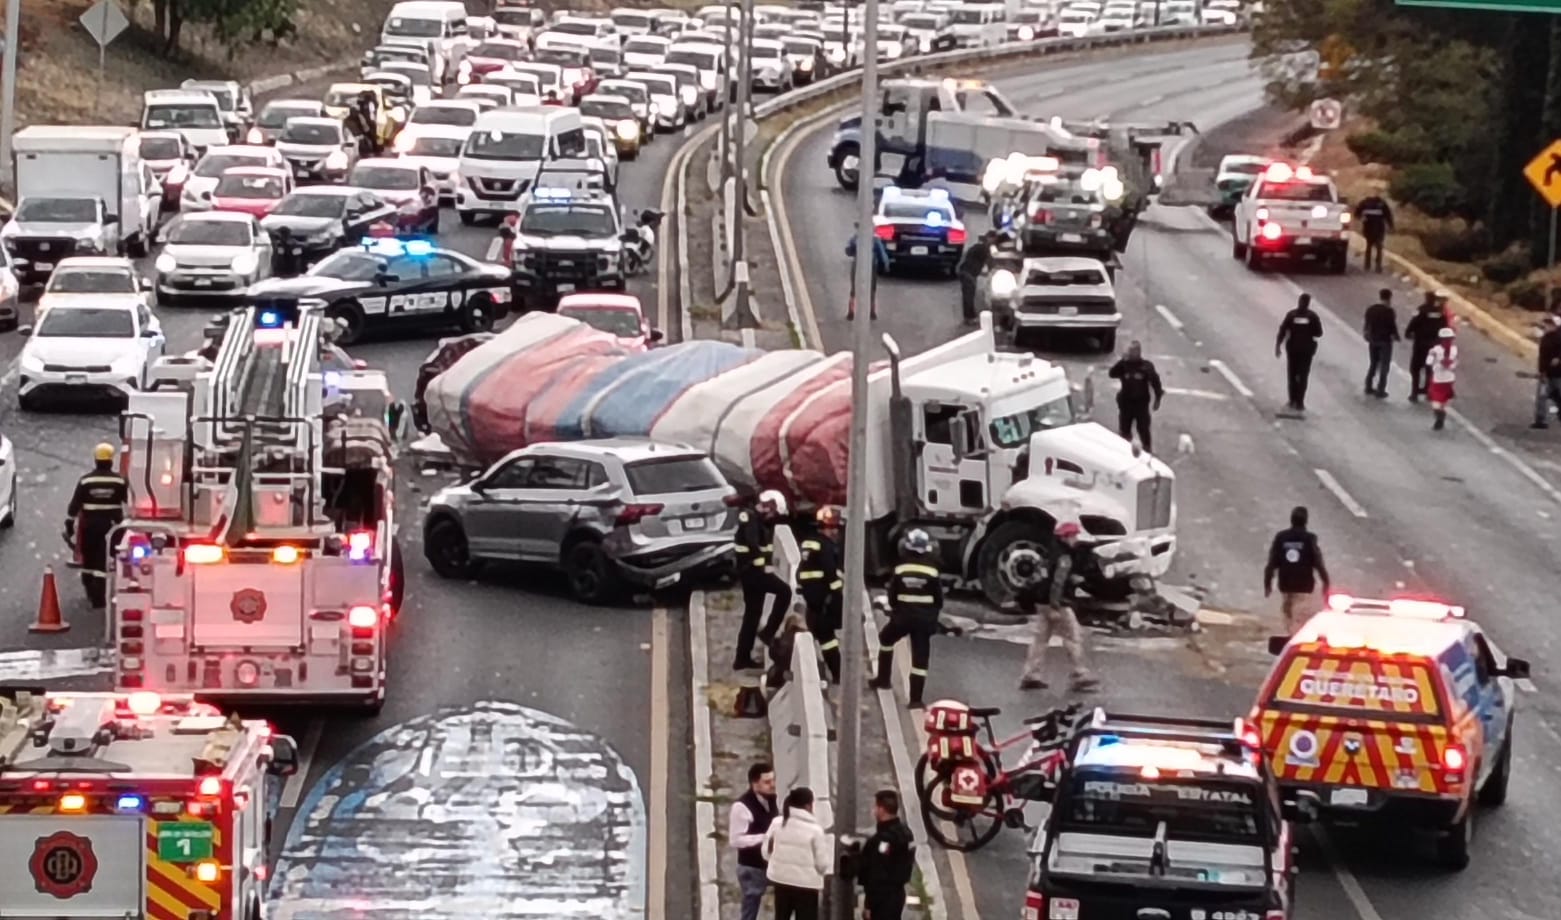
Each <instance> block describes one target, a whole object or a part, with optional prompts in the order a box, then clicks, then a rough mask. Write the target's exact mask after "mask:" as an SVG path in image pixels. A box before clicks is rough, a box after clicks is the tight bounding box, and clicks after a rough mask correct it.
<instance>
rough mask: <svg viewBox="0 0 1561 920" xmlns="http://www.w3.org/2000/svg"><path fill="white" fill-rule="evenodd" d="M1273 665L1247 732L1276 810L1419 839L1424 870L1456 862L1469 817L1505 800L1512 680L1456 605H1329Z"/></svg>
mask: <svg viewBox="0 0 1561 920" xmlns="http://www.w3.org/2000/svg"><path fill="white" fill-rule="evenodd" d="M1269 650H1270V651H1271V652H1273V653H1274V654H1276V655H1277V656H1278V660H1277V661H1276V662H1275V665H1274V669H1273V670H1272V671H1271V672H1270V673H1269V676H1268V679H1267V680H1265V681H1264V682H1263V686H1262V688H1261V689H1260V690H1259V692H1258V698H1257V702H1256V703H1255V704H1254V706H1253V710H1252V717H1251V720H1250V721H1251V722H1252V724H1253V725H1254V728H1253V731H1254V733H1255V735H1254V739H1253V740H1260V741H1261V744H1262V747H1263V750H1264V752H1265V753H1266V755H1267V756H1268V757H1269V759H1270V763H1271V769H1272V770H1273V773H1274V775H1275V776H1276V777H1278V780H1279V785H1280V788H1281V790H1282V791H1283V794H1284V796H1285V797H1286V798H1287V799H1291V800H1298V799H1301V798H1310V799H1312V800H1313V801H1315V802H1318V803H1320V804H1321V806H1322V814H1323V816H1324V817H1325V818H1330V819H1338V820H1342V821H1345V822H1349V823H1368V822H1369V823H1380V824H1382V825H1384V826H1387V827H1392V828H1394V829H1395V830H1400V829H1404V828H1419V829H1422V830H1427V831H1430V832H1431V835H1432V837H1433V839H1434V842H1435V845H1436V851H1435V852H1436V859H1437V862H1439V863H1440V864H1442V865H1443V866H1444V867H1446V868H1449V869H1462V868H1464V867H1465V866H1467V865H1468V863H1469V844H1470V842H1471V841H1472V839H1473V836H1474V823H1475V818H1476V815H1477V812H1478V809H1479V806H1482V805H1483V806H1497V805H1501V804H1502V803H1504V802H1505V801H1506V799H1507V784H1508V781H1509V778H1510V775H1511V771H1512V732H1513V723H1514V718H1515V713H1516V710H1517V703H1518V698H1517V687H1516V682H1517V681H1520V680H1525V679H1527V678H1528V675H1529V663H1528V662H1527V661H1524V660H1523V659H1521V658H1509V657H1507V656H1505V655H1502V654H1501V653H1500V652H1499V651H1498V650H1497V649H1496V646H1495V644H1494V643H1492V642H1491V641H1490V639H1488V638H1487V637H1486V635H1485V632H1484V631H1483V630H1482V629H1480V627H1479V625H1478V624H1476V623H1474V622H1473V621H1472V620H1470V619H1468V617H1467V616H1466V614H1465V611H1464V609H1463V608H1462V607H1457V606H1453V605H1450V604H1446V603H1442V602H1440V601H1431V600H1424V599H1420V598H1394V599H1390V600H1368V599H1365V598H1355V597H1347V596H1344V595H1337V594H1336V595H1333V596H1332V597H1330V598H1328V609H1326V610H1324V611H1322V612H1321V613H1318V614H1316V615H1315V616H1313V617H1312V618H1311V619H1310V620H1308V621H1307V622H1306V624H1305V625H1304V626H1302V627H1301V629H1300V630H1299V631H1298V632H1296V634H1295V635H1294V636H1290V637H1284V636H1275V637H1274V638H1272V639H1270V640H1269Z"/></svg>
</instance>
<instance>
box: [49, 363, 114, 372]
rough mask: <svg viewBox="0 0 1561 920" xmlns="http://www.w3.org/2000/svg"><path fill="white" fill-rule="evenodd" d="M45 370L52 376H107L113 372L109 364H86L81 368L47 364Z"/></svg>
mask: <svg viewBox="0 0 1561 920" xmlns="http://www.w3.org/2000/svg"><path fill="white" fill-rule="evenodd" d="M43 369H44V370H45V371H48V372H49V373H51V374H70V373H76V374H106V373H108V372H109V371H111V370H113V368H111V367H109V366H108V365H107V364H86V365H82V366H81V367H76V366H74V365H70V364H45V365H44V366H43Z"/></svg>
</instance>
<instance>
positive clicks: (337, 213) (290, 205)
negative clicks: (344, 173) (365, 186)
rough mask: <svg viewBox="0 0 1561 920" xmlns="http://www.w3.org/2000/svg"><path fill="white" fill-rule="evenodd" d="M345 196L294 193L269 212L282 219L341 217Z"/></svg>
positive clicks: (344, 207)
mask: <svg viewBox="0 0 1561 920" xmlns="http://www.w3.org/2000/svg"><path fill="white" fill-rule="evenodd" d="M346 205H347V197H346V196H345V195H311V194H309V193H307V192H304V193H299V192H294V193H292V194H291V195H288V196H287V197H286V198H283V199H282V201H281V203H280V204H278V205H277V206H276V208H275V209H274V210H273V211H272V212H271V213H272V214H275V215H280V216H282V217H338V218H339V217H341V216H342V214H343V213H344V212H345V211H346Z"/></svg>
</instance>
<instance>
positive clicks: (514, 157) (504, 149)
mask: <svg viewBox="0 0 1561 920" xmlns="http://www.w3.org/2000/svg"><path fill="white" fill-rule="evenodd" d="M585 156H586V148H585V130H584V128H583V127H582V125H581V122H580V112H579V110H578V109H566V108H562V107H560V106H535V107H531V108H505V109H494V110H493V111H490V112H484V113H482V114H481V115H479V116H477V123H476V124H474V125H472V133H471V135H470V136H469V137H467V139H466V144H465V145H464V146H462V148H461V160H460V166H459V167H458V168H457V170H456V172H457V173H458V174H459V175H460V177H461V180H460V182H461V184H460V187H458V188H457V189H456V192H455V195H456V197H455V210H456V213H457V214H459V215H460V218H461V223H463V224H466V225H468V226H470V225H471V224H473V223H476V221H477V218H478V217H479V216H484V215H498V214H508V213H510V212H512V211H514V210H515V207H516V205H517V203H518V202H519V201H520V196H521V195H522V194H524V193H525V192H526V191H527V190H528V189H530V188H531V185H532V183H533V182H535V181H536V178H537V173H538V172H539V171H540V170H541V168H542V163H543V161H545V160H580V159H583V158H584V157H585Z"/></svg>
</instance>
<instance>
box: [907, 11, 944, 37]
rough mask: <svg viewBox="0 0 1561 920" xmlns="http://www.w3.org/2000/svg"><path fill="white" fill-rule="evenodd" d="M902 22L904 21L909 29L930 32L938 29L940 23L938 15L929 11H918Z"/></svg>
mask: <svg viewBox="0 0 1561 920" xmlns="http://www.w3.org/2000/svg"><path fill="white" fill-rule="evenodd" d="M900 22H902V23H904V24H905V27H906V28H907V29H911V30H912V31H917V32H930V31H932V30H934V29H936V28H937V27H938V24H939V23H938V17H936V16H933V15H931V14H928V13H917V14H915V15H913V16H907V17H905V18H904V19H902V20H900Z"/></svg>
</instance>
